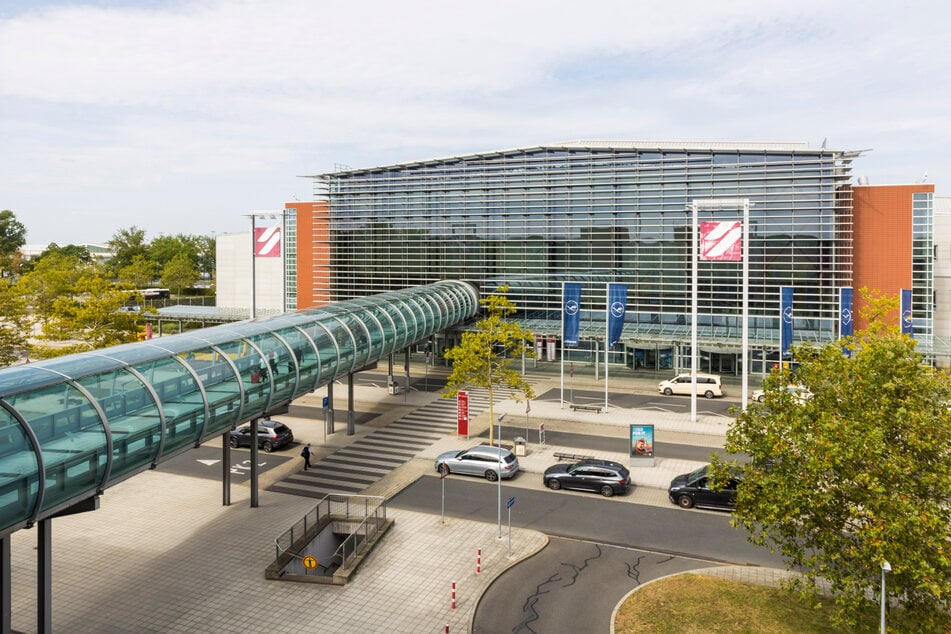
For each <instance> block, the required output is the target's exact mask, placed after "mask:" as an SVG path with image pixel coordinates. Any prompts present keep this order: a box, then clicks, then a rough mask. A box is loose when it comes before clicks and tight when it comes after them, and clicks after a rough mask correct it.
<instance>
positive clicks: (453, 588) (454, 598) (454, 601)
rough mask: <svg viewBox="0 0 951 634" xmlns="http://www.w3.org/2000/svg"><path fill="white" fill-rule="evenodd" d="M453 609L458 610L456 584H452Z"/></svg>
mask: <svg viewBox="0 0 951 634" xmlns="http://www.w3.org/2000/svg"><path fill="white" fill-rule="evenodd" d="M452 609H453V610H455V609H456V582H455V581H453V582H452Z"/></svg>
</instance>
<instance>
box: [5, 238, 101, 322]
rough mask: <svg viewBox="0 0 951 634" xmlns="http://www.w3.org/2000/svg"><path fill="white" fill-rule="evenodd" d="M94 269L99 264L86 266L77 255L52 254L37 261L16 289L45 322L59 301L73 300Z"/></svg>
mask: <svg viewBox="0 0 951 634" xmlns="http://www.w3.org/2000/svg"><path fill="white" fill-rule="evenodd" d="M93 269H96V267H95V265H93V264H84V263H83V262H82V261H80V259H79V258H78V257H76V256H69V255H63V254H61V253H51V254H49V255H45V256H44V257H42V258H40V259H38V260H37V261H36V262H34V264H33V269H32V270H31V271H30V272H28V273H25V274H24V275H23V276H22V277H21V278H20V280H19V282H17V284H16V288H17V291H18V292H19V293H20V294H21V296H22V297H23V298H24V299H25V301H26V302H27V304H29V306H30V308H31V309H32V311H33V314H34V316H35V317H36V318H37V319H39V320H40V321H45V320H46V318H47V317H48V316H49V315H50V313H51V311H52V307H53V303H54V302H55V301H56V300H57V298H60V297H73V296H74V295H75V293H76V285H77V283H78V282H79V279H80V278H81V277H82V276H83V275H84V273H88V272H90V271H91V270H93Z"/></svg>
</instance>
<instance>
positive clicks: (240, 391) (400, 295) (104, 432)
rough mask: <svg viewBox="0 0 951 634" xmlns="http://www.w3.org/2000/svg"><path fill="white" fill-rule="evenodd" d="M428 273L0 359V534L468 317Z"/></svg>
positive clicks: (466, 289)
mask: <svg viewBox="0 0 951 634" xmlns="http://www.w3.org/2000/svg"><path fill="white" fill-rule="evenodd" d="M477 309H478V295H477V293H476V291H475V289H474V288H472V287H471V286H469V285H468V284H466V283H464V282H439V283H436V284H431V285H429V286H421V287H417V288H412V289H408V290H404V291H397V292H393V293H384V294H381V295H374V296H371V297H367V298H363V299H358V300H350V301H346V302H340V303H337V304H331V305H328V306H323V307H321V308H316V309H310V310H304V311H299V312H296V313H288V314H283V315H276V316H273V317H267V318H260V319H253V320H249V321H244V322H238V323H233V324H227V325H222V326H216V327H212V328H205V329H202V330H199V331H195V332H189V333H185V334H180V335H172V336H166V337H161V338H159V339H153V340H150V341H143V342H139V343H131V344H125V345H121V346H114V347H111V348H104V349H102V350H96V351H93V352H86V353H82V354H75V355H69V356H65V357H60V358H56V359H50V360H48V361H41V362H38V363H31V364H29V365H21V366H16V367H11V368H5V369H3V370H0V535H4V534H7V533H9V532H12V531H13V530H17V529H18V528H22V527H24V526H29V525H32V524H33V523H34V522H36V521H38V520H41V519H44V518H46V517H50V516H52V515H54V514H55V513H57V512H58V511H61V510H63V509H66V508H68V507H70V506H71V505H73V504H76V503H77V502H79V501H82V500H85V499H87V498H90V497H92V496H94V495H96V494H98V493H100V492H101V491H102V490H103V489H105V488H106V487H108V486H110V485H112V484H115V483H116V482H118V481H120V480H122V479H123V478H126V477H129V476H130V475H132V474H134V473H137V472H140V471H143V470H145V469H148V468H149V467H151V466H153V465H155V464H156V463H158V462H161V461H162V460H163V459H164V458H167V457H168V456H170V455H172V454H174V453H177V452H179V451H181V450H183V449H185V448H187V447H192V446H197V445H198V444H200V443H201V442H203V441H205V440H207V439H209V438H212V437H215V436H219V435H221V434H222V433H224V432H226V431H229V430H230V429H231V428H232V426H234V425H237V424H239V423H242V422H244V421H249V420H253V419H255V418H258V417H261V416H262V415H264V414H265V413H266V412H269V411H271V410H272V409H275V408H278V407H280V406H282V405H286V404H288V403H289V402H290V401H292V400H293V399H294V398H296V397H298V396H300V395H302V394H306V393H308V392H312V391H313V390H315V389H316V388H318V387H320V386H323V385H326V384H328V383H330V382H331V381H333V380H335V379H336V378H338V377H341V376H345V375H347V374H350V373H353V372H356V371H358V370H360V369H361V368H364V367H365V366H367V365H369V364H372V363H375V362H376V361H378V360H380V359H382V358H384V357H386V356H387V355H389V354H391V353H393V352H396V351H399V350H402V349H404V348H406V347H407V346H410V345H412V344H414V343H416V342H418V341H422V340H425V339H427V338H429V337H430V336H431V335H433V334H435V333H437V332H439V331H441V330H443V329H445V328H448V327H450V326H453V325H455V324H457V323H460V322H463V321H465V320H466V319H469V318H470V317H472V316H474V315H475V314H476V311H477Z"/></svg>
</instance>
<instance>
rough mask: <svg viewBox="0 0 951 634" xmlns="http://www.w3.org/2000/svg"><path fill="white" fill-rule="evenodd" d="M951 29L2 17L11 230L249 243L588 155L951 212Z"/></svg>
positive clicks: (755, 6)
mask: <svg viewBox="0 0 951 634" xmlns="http://www.w3.org/2000/svg"><path fill="white" fill-rule="evenodd" d="M949 7H951V5H949V4H947V3H944V2H938V1H937V0H926V1H922V2H915V3H905V2H876V1H875V0H866V1H865V2H858V1H852V0H845V1H840V2H829V1H828V0H823V1H821V2H819V1H814V0H797V2H787V1H769V0H766V1H764V0H757V1H755V2H754V1H747V0H735V1H733V0H731V1H730V2H709V1H707V2H694V1H692V0H686V1H682V2H677V3H672V2H664V1H656V2H645V1H642V0H637V1H633V0H624V1H610V2H603V1H598V0H593V1H592V2H587V3H581V2H578V1H577V0H571V1H563V0H547V1H536V0H527V1H521V2H511V1H502V0H484V1H482V2H479V3H461V2H447V1H445V0H443V1H435V0H434V1H428V0H427V1H421V0H403V1H402V2H399V3H394V2H386V3H383V2H378V3H349V2H343V1H337V2H329V1H328V2H323V1H320V2H318V1H315V0H280V1H277V0H273V1H247V0H245V1H242V0H207V1H201V2H187V1H180V2H173V1H148V2H121V1H118V0H102V1H99V2H80V1H66V2H55V1H48V2H43V1H39V2H34V1H29V2H28V1H17V0H13V1H10V0H7V1H6V2H4V3H3V4H2V5H0V104H2V106H0V209H11V210H13V211H14V212H15V213H16V215H17V217H18V218H19V219H20V220H21V222H23V223H24V224H25V225H26V227H27V231H28V234H27V241H28V243H30V244H37V243H39V244H45V243H48V242H57V243H59V244H69V243H79V242H104V241H106V240H108V239H109V238H110V237H111V236H112V234H114V233H115V232H116V231H117V230H119V229H122V228H127V227H131V226H133V225H135V226H139V227H141V228H143V229H145V230H146V232H147V236H148V237H149V238H150V239H151V238H154V237H156V236H158V235H161V234H174V233H180V232H184V233H200V234H212V233H226V232H232V231H246V230H247V229H248V227H249V222H248V220H247V218H246V216H247V214H248V213H249V212H250V211H252V210H266V209H278V208H280V207H282V206H283V203H284V202H285V201H289V200H294V199H295V197H296V198H297V199H299V200H309V199H310V198H311V195H312V192H311V182H310V180H309V179H302V178H299V176H300V175H308V174H321V173H325V172H330V171H333V169H334V167H335V165H338V164H342V165H348V166H351V167H370V166H374V165H385V164H390V163H397V162H403V161H414V160H421V159H428V158H435V157H442V156H449V155H453V154H458V153H472V152H481V151H490V150H496V149H507V148H514V147H523V146H535V145H539V144H543V143H548V142H559V141H568V140H575V139H603V140H628V141H630V140H664V141H672V140H692V141H796V142H808V143H810V144H813V145H815V146H819V145H821V144H822V142H823V140H826V142H827V145H828V147H833V148H839V149H847V150H870V151H869V152H868V153H867V154H866V155H864V156H863V157H861V158H859V159H858V160H857V161H856V163H855V174H856V175H865V176H867V177H868V178H869V180H870V182H871V183H872V184H886V183H912V182H920V181H922V180H926V181H927V182H931V183H934V184H935V185H936V188H937V194H938V195H951V173H949V172H951V152H949V151H948V149H949V148H951V143H949V141H951V118H949V117H951V115H949V113H951V82H949V81H948V77H951V54H948V51H947V49H948V45H947V37H946V33H947V30H948V28H949V24H951V20H949V18H951V8H949Z"/></svg>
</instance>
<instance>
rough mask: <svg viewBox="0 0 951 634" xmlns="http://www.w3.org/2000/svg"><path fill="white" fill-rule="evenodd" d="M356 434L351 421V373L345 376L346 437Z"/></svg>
mask: <svg viewBox="0 0 951 634" xmlns="http://www.w3.org/2000/svg"><path fill="white" fill-rule="evenodd" d="M355 433H357V430H356V425H355V424H354V420H353V373H352V372H351V373H350V374H347V435H348V436H353V435H354V434H355Z"/></svg>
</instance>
